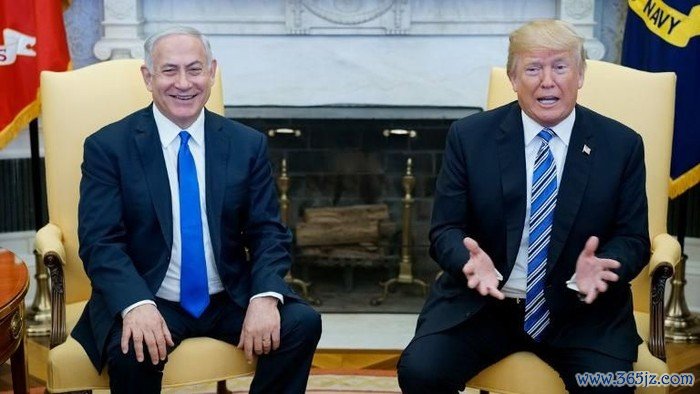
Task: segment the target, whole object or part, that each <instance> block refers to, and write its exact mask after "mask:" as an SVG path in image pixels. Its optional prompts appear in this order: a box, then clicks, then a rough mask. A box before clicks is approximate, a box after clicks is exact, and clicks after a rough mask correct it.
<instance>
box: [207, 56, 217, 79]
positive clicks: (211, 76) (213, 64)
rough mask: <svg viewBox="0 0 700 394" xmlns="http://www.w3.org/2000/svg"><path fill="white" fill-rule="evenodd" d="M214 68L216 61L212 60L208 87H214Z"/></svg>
mask: <svg viewBox="0 0 700 394" xmlns="http://www.w3.org/2000/svg"><path fill="white" fill-rule="evenodd" d="M216 66H217V63H216V59H212V60H211V66H210V68H209V78H210V81H209V86H214V81H215V77H216Z"/></svg>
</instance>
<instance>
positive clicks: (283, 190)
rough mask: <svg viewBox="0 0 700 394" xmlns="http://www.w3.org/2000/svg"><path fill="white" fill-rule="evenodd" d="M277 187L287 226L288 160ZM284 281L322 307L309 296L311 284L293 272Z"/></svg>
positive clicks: (283, 219)
mask: <svg viewBox="0 0 700 394" xmlns="http://www.w3.org/2000/svg"><path fill="white" fill-rule="evenodd" d="M277 187H278V188H279V190H280V216H281V219H282V223H284V224H285V225H287V223H288V221H289V196H288V195H287V192H288V191H289V176H288V175H287V159H282V171H281V172H280V176H279V177H278V178H277ZM284 281H285V282H287V283H289V284H290V285H292V286H295V285H296V286H299V288H301V293H302V295H303V296H304V298H305V299H306V300H307V301H309V302H310V303H311V304H313V305H321V302H320V300H318V299H316V298H314V297H312V296H311V295H310V294H309V287H311V283H310V282H304V281H303V280H301V279H299V278H295V277H294V276H292V270H291V269H290V270H289V271H287V275H285V276H284Z"/></svg>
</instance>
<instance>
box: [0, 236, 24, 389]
mask: <svg viewBox="0 0 700 394" xmlns="http://www.w3.org/2000/svg"><path fill="white" fill-rule="evenodd" d="M28 288H29V274H28V273H27V266H26V265H25V264H24V262H23V261H22V260H21V259H20V258H19V257H17V256H16V255H15V254H14V253H12V252H11V251H9V250H7V249H3V248H0V364H2V363H4V362H6V361H7V360H8V359H11V360H12V388H13V390H14V392H15V394H18V393H22V394H26V393H29V385H28V384H27V358H26V355H25V343H24V338H25V333H26V327H25V320H24V297H25V296H26V295H27V289H28Z"/></svg>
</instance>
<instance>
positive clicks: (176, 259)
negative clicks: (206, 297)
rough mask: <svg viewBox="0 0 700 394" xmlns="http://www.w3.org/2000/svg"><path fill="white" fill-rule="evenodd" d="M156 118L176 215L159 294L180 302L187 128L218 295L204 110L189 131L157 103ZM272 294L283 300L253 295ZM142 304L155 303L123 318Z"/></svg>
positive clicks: (208, 262)
mask: <svg viewBox="0 0 700 394" xmlns="http://www.w3.org/2000/svg"><path fill="white" fill-rule="evenodd" d="M153 117H154V118H155V121H156V126H157V127H158V136H159V138H160V143H161V146H162V148H163V157H164V159H165V168H166V170H167V172H168V181H169V183H170V201H171V203H172V214H173V246H172V249H171V250H170V262H169V264H168V270H167V272H166V273H165V278H164V279H163V283H161V285H160V288H158V291H157V292H156V296H157V297H160V298H163V299H165V300H169V301H174V302H180V260H181V257H182V239H181V238H182V237H181V235H180V194H179V190H180V184H179V181H178V177H177V155H178V151H179V149H180V136H179V134H180V132H181V131H187V132H188V133H189V134H190V136H191V137H190V139H189V141H188V142H187V146H188V148H189V149H190V152H191V153H192V157H193V158H194V163H195V166H196V169H197V183H198V185H199V206H200V213H201V218H202V235H203V238H204V239H203V241H204V259H205V261H206V265H207V282H208V286H209V294H216V293H219V292H221V291H223V290H224V286H223V284H222V283H221V278H220V277H219V273H218V271H217V270H216V263H215V260H214V249H213V248H212V245H211V236H210V234H209V221H208V219H207V201H206V176H205V175H206V172H205V166H204V157H205V155H204V152H205V144H204V110H202V111H201V112H200V114H199V116H198V117H197V120H195V121H194V123H192V125H191V126H190V127H189V128H188V129H187V130H182V129H181V128H180V127H179V126H178V125H176V124H175V123H173V122H172V121H171V120H170V119H168V118H166V117H165V115H163V114H162V113H161V112H160V111H159V110H158V107H156V105H155V104H154V105H153ZM264 296H272V297H275V298H277V299H278V300H279V301H280V302H282V301H283V297H282V295H281V294H279V293H276V292H265V293H260V294H256V295H254V296H253V297H251V300H252V299H253V298H258V297H264ZM143 304H155V303H154V302H153V301H151V300H143V301H139V302H136V303H134V304H132V305H129V306H128V307H126V308H124V310H123V311H122V313H121V315H122V317H124V316H125V315H126V314H127V313H128V312H129V311H131V310H132V309H134V308H136V307H137V306H140V305H143Z"/></svg>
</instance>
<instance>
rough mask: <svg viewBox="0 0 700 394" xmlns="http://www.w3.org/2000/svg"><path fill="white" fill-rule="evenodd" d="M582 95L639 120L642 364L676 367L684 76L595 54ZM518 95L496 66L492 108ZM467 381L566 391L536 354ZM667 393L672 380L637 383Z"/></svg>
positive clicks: (500, 388) (637, 312)
mask: <svg viewBox="0 0 700 394" xmlns="http://www.w3.org/2000/svg"><path fill="white" fill-rule="evenodd" d="M587 63H588V68H587V70H586V77H585V81H584V84H583V88H582V89H581V90H580V91H579V96H578V98H579V100H578V102H579V103H580V104H581V105H583V106H586V107H588V108H590V109H592V110H594V111H597V112H599V113H601V114H603V115H606V116H608V117H610V118H613V119H616V120H618V121H620V122H622V123H624V124H626V125H627V126H629V127H631V128H632V129H634V130H635V131H637V132H638V133H639V134H641V136H642V139H643V140H644V151H645V164H646V170H647V179H646V181H647V183H646V190H647V198H648V200H649V235H650V237H651V241H652V242H651V259H650V261H649V265H648V266H647V267H646V268H645V269H644V270H643V271H642V272H641V273H640V274H639V276H638V277H637V278H635V279H634V281H633V282H632V292H633V297H634V317H635V320H636V322H637V331H638V332H639V335H640V336H641V337H642V339H644V342H643V343H642V344H641V345H639V357H638V359H637V362H636V363H635V364H634V369H635V371H649V372H653V373H657V374H661V373H668V372H669V371H668V366H667V365H666V363H665V360H666V354H665V350H664V305H663V302H664V299H663V295H664V286H665V283H666V279H668V278H669V277H670V276H671V275H672V273H673V267H674V266H675V264H677V263H678V261H679V260H680V253H681V250H680V244H679V243H678V242H677V241H676V240H675V239H674V238H672V237H671V236H670V235H668V234H667V233H666V231H667V228H666V213H667V209H668V186H669V173H670V166H671V142H672V139H673V138H672V137H673V113H674V107H675V87H676V77H675V75H674V74H673V73H649V72H644V71H638V70H634V69H631V68H627V67H623V66H619V65H616V64H612V63H606V62H600V61H594V60H589V61H588V62H587ZM515 99H516V95H515V93H514V92H513V88H512V86H511V84H510V81H509V79H508V76H507V75H506V70H505V69H503V68H494V69H493V70H492V71H491V80H490V84H489V91H488V99H487V107H488V108H489V109H491V108H495V107H498V106H500V105H503V104H506V103H508V102H510V101H513V100H515ZM467 386H469V387H473V388H478V389H481V390H485V391H497V392H502V393H559V392H565V389H564V383H563V382H562V380H561V379H560V378H559V375H558V374H557V373H556V372H555V371H554V370H553V369H552V368H550V367H549V366H548V365H547V364H545V363H544V362H543V361H542V360H540V359H539V358H537V357H536V356H535V355H534V354H532V353H528V352H520V353H516V354H513V355H510V356H508V357H506V358H505V359H503V360H501V361H499V362H498V363H496V364H495V365H492V366H491V367H489V368H487V369H486V370H484V371H482V372H481V373H480V374H479V375H477V376H475V377H474V378H473V379H471V380H470V381H469V382H468V383H467ZM636 391H637V392H644V393H663V392H667V391H668V387H650V388H637V390H636Z"/></svg>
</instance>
